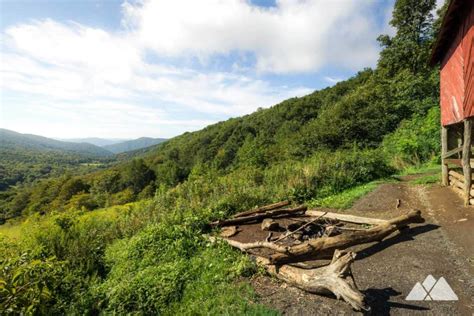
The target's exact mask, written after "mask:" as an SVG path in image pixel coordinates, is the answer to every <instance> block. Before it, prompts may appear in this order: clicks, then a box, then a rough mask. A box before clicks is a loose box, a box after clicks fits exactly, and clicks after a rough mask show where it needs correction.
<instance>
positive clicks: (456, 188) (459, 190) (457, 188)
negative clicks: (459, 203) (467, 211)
mask: <svg viewBox="0 0 474 316" xmlns="http://www.w3.org/2000/svg"><path fill="white" fill-rule="evenodd" d="M450 186H451V188H453V190H454V191H456V192H457V193H459V195H461V196H464V187H462V188H460V187H457V186H455V185H453V184H451V185H450Z"/></svg>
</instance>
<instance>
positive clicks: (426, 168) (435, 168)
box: [398, 162, 441, 176]
mask: <svg viewBox="0 0 474 316" xmlns="http://www.w3.org/2000/svg"><path fill="white" fill-rule="evenodd" d="M440 170H441V166H440V165H439V164H436V163H432V162H430V163H426V164H422V165H418V166H411V167H408V168H406V169H405V170H403V171H402V172H401V173H400V174H398V175H399V176H407V175H412V174H420V173H435V172H439V171H440Z"/></svg>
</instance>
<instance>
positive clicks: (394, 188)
mask: <svg viewBox="0 0 474 316" xmlns="http://www.w3.org/2000/svg"><path fill="white" fill-rule="evenodd" d="M408 180H410V178H405V179H402V181H401V182H399V183H389V184H382V185H380V186H379V187H378V188H377V189H376V190H374V191H373V192H371V193H370V194H368V195H367V196H365V197H363V198H362V199H361V200H359V201H358V202H356V203H355V205H354V206H353V207H352V209H350V210H346V211H343V212H346V213H348V212H350V213H351V214H355V215H362V216H370V217H377V218H387V219H388V218H392V217H395V216H398V215H400V214H403V213H406V212H407V211H408V210H410V209H419V210H421V211H422V215H423V217H424V218H425V220H426V223H423V224H418V225H413V227H412V228H410V229H409V230H408V231H406V232H405V233H404V234H403V235H396V234H395V235H394V236H391V237H389V238H387V239H386V240H384V241H382V242H380V243H373V244H369V245H364V246H358V247H357V248H354V249H355V250H356V251H358V258H357V260H356V262H355V263H354V264H353V273H354V275H355V277H356V281H357V285H358V287H359V289H361V290H363V292H364V293H365V294H366V295H367V296H368V298H369V305H370V306H371V314H373V315H388V314H390V315H473V314H474V299H473V298H474V207H463V206H462V199H461V198H460V197H459V196H458V195H457V193H456V192H454V191H452V189H450V188H447V187H441V186H439V185H430V186H423V185H413V184H411V183H410V182H409V181H408ZM397 199H399V200H400V206H399V207H398V208H397ZM430 274H431V275H433V276H434V277H435V278H436V279H438V278H440V277H444V278H445V279H446V281H447V282H448V284H449V285H450V286H451V287H452V289H453V290H454V292H455V293H456V295H457V296H458V298H459V300H458V301H406V300H405V297H406V296H407V295H408V293H409V292H410V291H411V289H412V288H413V286H414V285H415V283H416V282H423V280H424V279H425V278H426V276H428V275H430ZM252 284H253V286H254V288H255V290H256V292H257V294H258V295H259V297H260V302H261V303H263V304H265V305H268V306H270V307H273V308H276V309H278V310H280V311H281V312H282V313H283V314H285V315H321V314H339V315H340V314H342V315H345V314H355V312H354V311H352V310H351V308H350V307H349V306H348V305H347V304H345V303H344V302H342V301H337V300H335V299H333V298H326V297H321V296H317V295H311V294H308V293H305V292H303V291H301V290H298V289H296V288H293V287H291V286H288V285H286V284H284V283H281V282H278V281H277V280H275V279H272V278H269V277H262V276H258V277H255V278H254V279H253V280H252Z"/></svg>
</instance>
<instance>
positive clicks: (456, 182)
mask: <svg viewBox="0 0 474 316" xmlns="http://www.w3.org/2000/svg"><path fill="white" fill-rule="evenodd" d="M449 184H450V185H451V186H453V187H455V188H458V189H461V190H463V192H464V180H463V181H460V180H458V179H457V178H455V177H453V176H449ZM470 193H471V195H472V196H474V189H472V188H471V190H470Z"/></svg>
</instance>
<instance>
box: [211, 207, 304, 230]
mask: <svg viewBox="0 0 474 316" xmlns="http://www.w3.org/2000/svg"><path fill="white" fill-rule="evenodd" d="M307 209H308V208H307V207H306V206H304V205H302V206H298V207H295V208H285V209H278V210H273V211H267V212H265V213H259V214H255V215H250V216H243V217H238V218H230V219H224V220H220V221H216V222H212V223H211V226H218V227H222V226H228V225H237V224H243V223H249V222H255V221H258V220H261V219H264V218H270V217H273V218H277V217H284V216H289V215H293V216H294V215H295V214H297V213H303V212H305V211H306V210H307Z"/></svg>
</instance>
